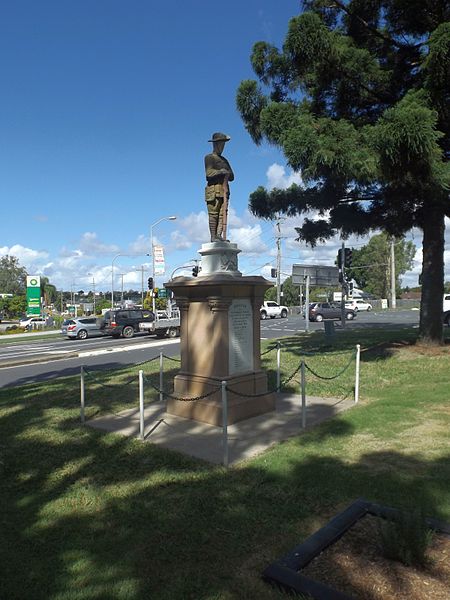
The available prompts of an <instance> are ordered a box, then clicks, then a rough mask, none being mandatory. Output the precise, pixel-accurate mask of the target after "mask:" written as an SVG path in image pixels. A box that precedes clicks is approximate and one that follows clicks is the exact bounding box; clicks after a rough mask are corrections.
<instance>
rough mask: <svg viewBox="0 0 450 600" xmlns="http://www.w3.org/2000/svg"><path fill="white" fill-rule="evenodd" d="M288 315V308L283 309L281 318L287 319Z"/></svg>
mask: <svg viewBox="0 0 450 600" xmlns="http://www.w3.org/2000/svg"><path fill="white" fill-rule="evenodd" d="M286 317H287V310H282V311H281V318H282V319H285V318H286Z"/></svg>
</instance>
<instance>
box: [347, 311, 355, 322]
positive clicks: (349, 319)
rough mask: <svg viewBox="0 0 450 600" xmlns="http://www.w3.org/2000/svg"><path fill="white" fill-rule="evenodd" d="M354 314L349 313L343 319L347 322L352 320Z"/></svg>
mask: <svg viewBox="0 0 450 600" xmlns="http://www.w3.org/2000/svg"><path fill="white" fill-rule="evenodd" d="M354 316H355V315H354V314H353V313H351V312H349V313H347V314H346V315H345V318H346V319H347V321H351V320H352V319H353V318H354Z"/></svg>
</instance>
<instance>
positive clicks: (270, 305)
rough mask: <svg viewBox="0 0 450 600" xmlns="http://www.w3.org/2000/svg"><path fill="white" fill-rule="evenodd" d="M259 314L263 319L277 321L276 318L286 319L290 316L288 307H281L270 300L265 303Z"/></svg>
mask: <svg viewBox="0 0 450 600" xmlns="http://www.w3.org/2000/svg"><path fill="white" fill-rule="evenodd" d="M259 314H260V316H261V319H267V318H269V317H270V318H271V319H275V317H280V318H281V319H285V318H286V317H287V316H288V307H287V306H280V305H279V304H277V303H276V302H273V301H272V300H269V301H267V302H263V305H262V306H261V308H260V309H259Z"/></svg>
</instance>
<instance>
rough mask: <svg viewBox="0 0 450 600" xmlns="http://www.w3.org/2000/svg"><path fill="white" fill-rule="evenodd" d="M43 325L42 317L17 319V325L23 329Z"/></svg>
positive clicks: (43, 319)
mask: <svg viewBox="0 0 450 600" xmlns="http://www.w3.org/2000/svg"><path fill="white" fill-rule="evenodd" d="M44 325H45V318H44V317H25V319H20V321H19V327H24V328H25V329H33V328H34V327H44Z"/></svg>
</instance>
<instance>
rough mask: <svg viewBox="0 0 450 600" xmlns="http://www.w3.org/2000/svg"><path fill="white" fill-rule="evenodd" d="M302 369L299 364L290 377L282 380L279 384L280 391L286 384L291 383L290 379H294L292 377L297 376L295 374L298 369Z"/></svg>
mask: <svg viewBox="0 0 450 600" xmlns="http://www.w3.org/2000/svg"><path fill="white" fill-rule="evenodd" d="M301 368H302V364H301V363H300V364H299V366H298V367H297V368H296V369H295V371H294V372H293V373H292V375H290V376H289V377H288V378H287V379H284V380H283V381H282V382H281V383H280V389H281V388H282V387H285V386H286V385H287V384H288V383H290V382H291V381H292V379H294V377H295V376H296V375H297V373H298V372H299V371H300V369H301Z"/></svg>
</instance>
